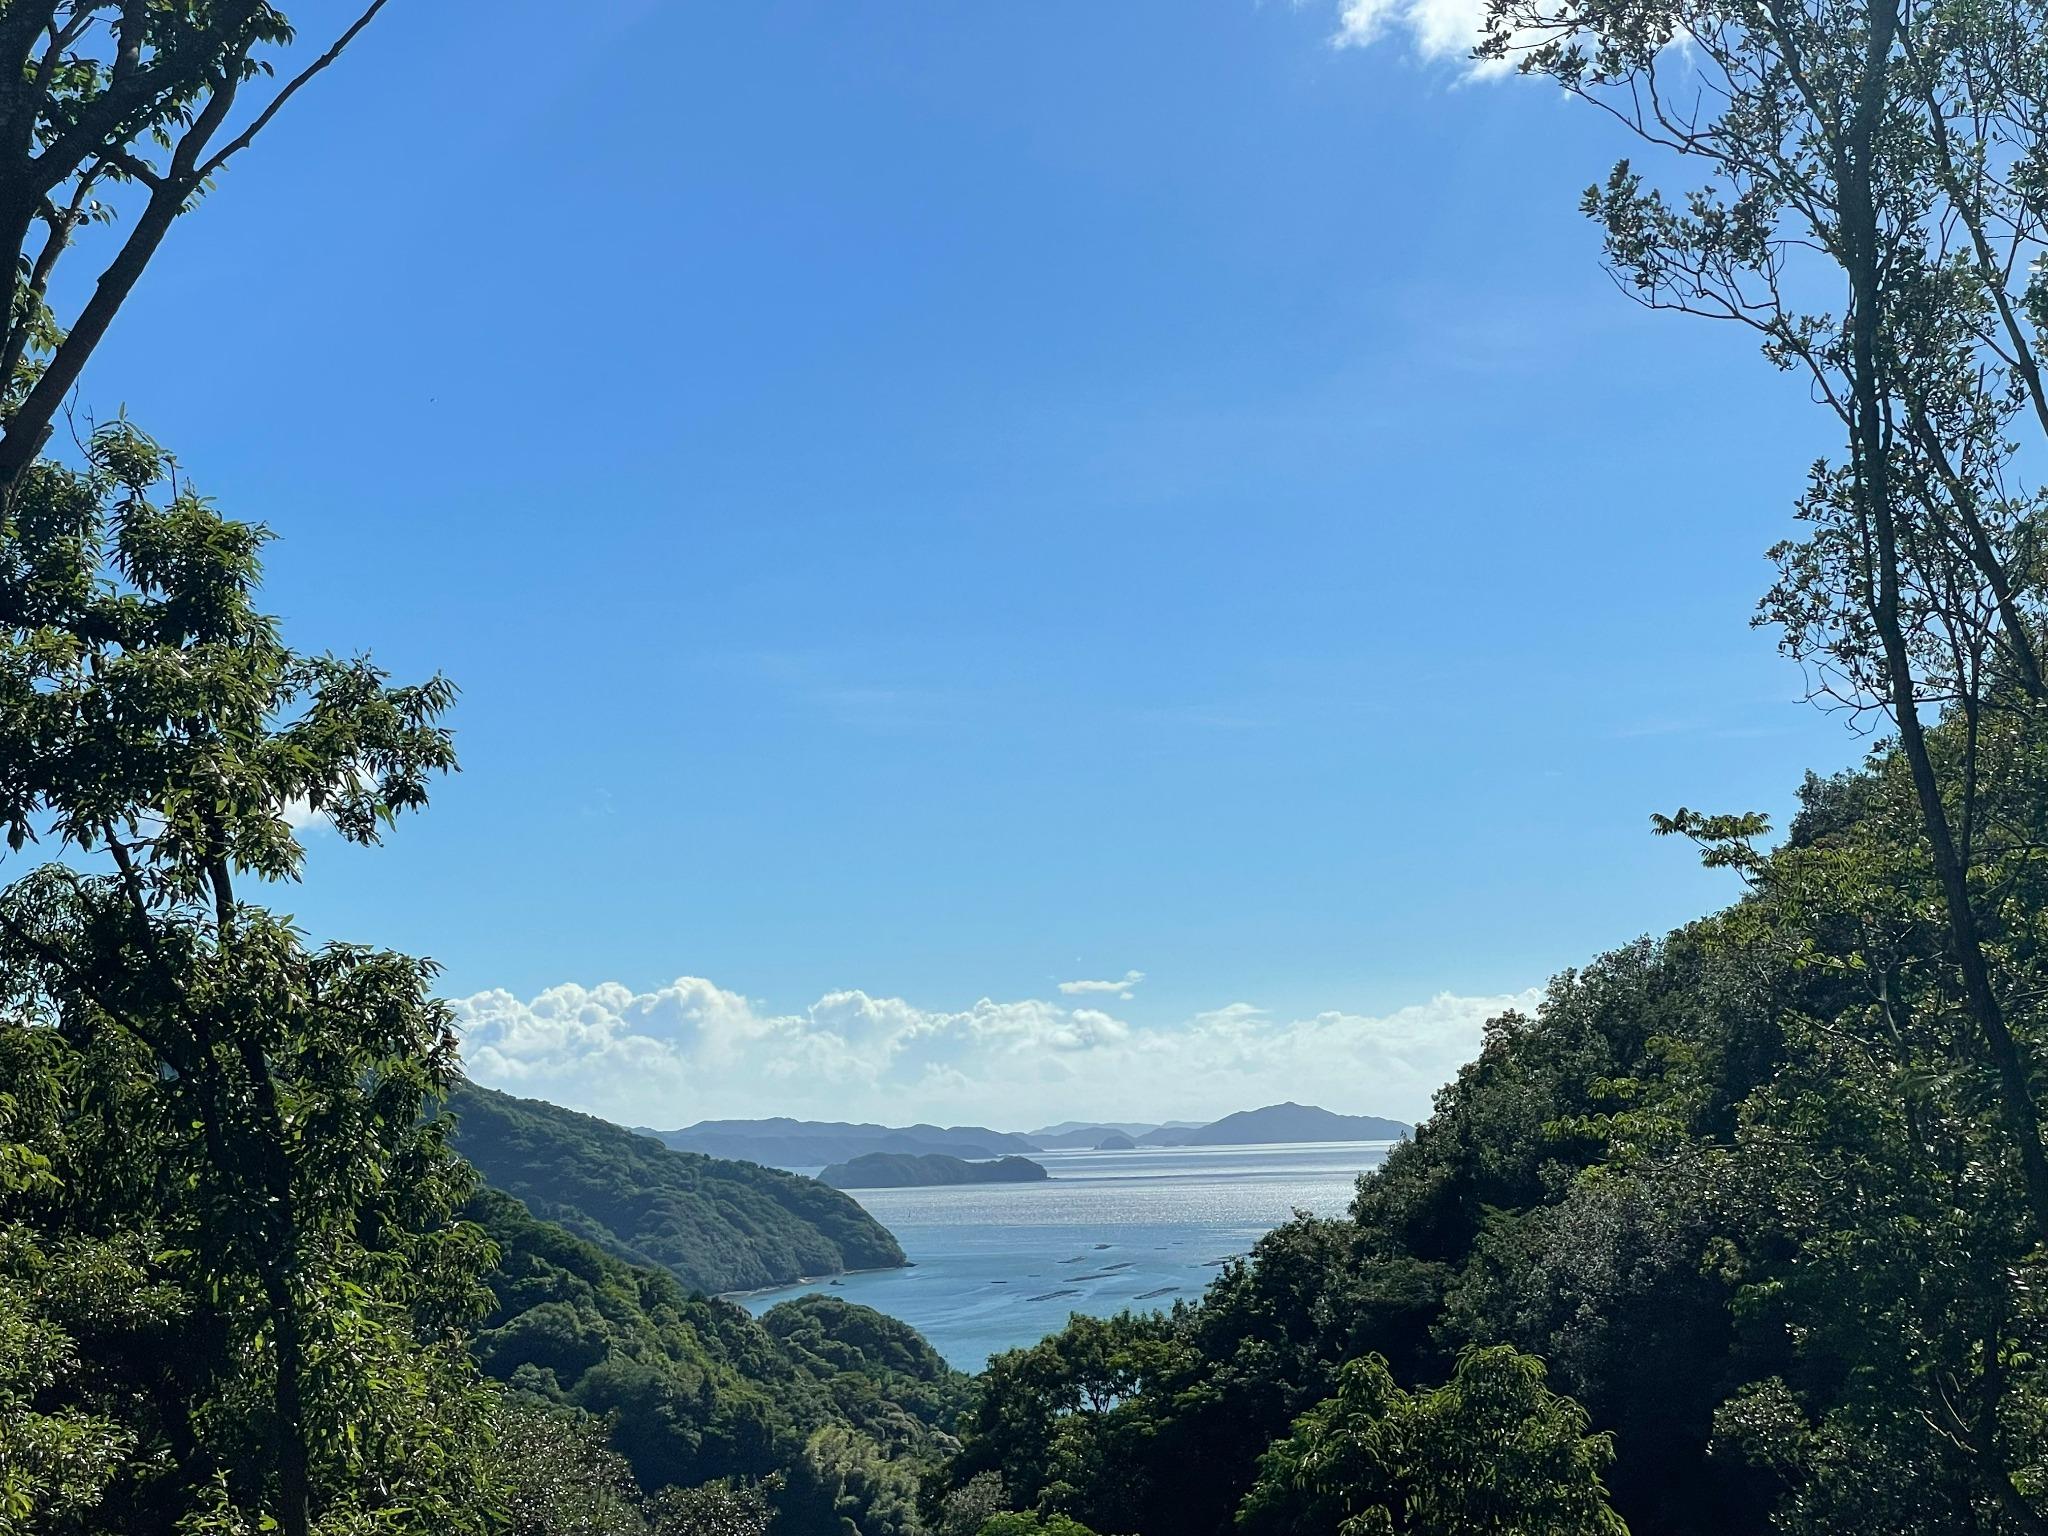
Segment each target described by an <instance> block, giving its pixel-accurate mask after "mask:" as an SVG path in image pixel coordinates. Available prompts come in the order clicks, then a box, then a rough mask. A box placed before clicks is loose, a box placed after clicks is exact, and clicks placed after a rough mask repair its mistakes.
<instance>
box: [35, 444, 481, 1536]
mask: <svg viewBox="0 0 2048 1536" xmlns="http://www.w3.org/2000/svg"><path fill="white" fill-rule="evenodd" d="M264 537H265V535H264V534H263V532H262V531H261V530H260V529H258V528H255V527H253V526H251V525H248V524H244V523H236V522H232V521H229V520H226V519H224V518H222V517H221V516H220V515H219V514H218V513H216V512H215V511H214V510H213V509H212V508H211V507H210V506H209V505H207V504H206V503H205V502H204V501H202V500H201V499H200V498H199V497H198V496H197V495H196V494H195V493H194V492H193V491H192V490H191V488H190V487H189V486H188V485H184V484H182V483H180V482H179V481H178V479H177V478H176V475H175V468H174V466H173V465H172V463H171V461H170V460H169V459H168V458H167V457H166V456H165V455H164V454H163V453H162V451H161V450H159V449H158V448H156V446H155V445H154V444H152V443H150V442H149V441H148V440H147V439H146V438H144V437H143V436H141V434H139V433H137V432H136V431H134V430H133V429H132V428H129V427H127V426H126V425H124V424H117V425H115V426H113V427H110V428H108V429H106V430H104V431H102V432H100V433H98V434H97V435H96V436H95V437H94V438H93V439H92V441H91V443H90V444H89V445H88V448H87V451H86V463H85V466H84V467H83V468H80V469H75V470H74V469H67V468H63V467H60V466H57V465H55V464H52V463H49V462H47V461H42V462H39V463H37V464H35V465H34V466H32V467H31V468H30V470H29V471H28V473H27V475H26V476H25V477H24V479H23V481H22V482H21V483H20V484H19V485H18V486H17V487H16V494H15V495H14V497H13V498H12V499H11V501H10V502H9V503H8V505H7V507H6V511H5V520H4V523H0V611H4V612H5V613H7V614H9V615H11V616H12V617H11V621H10V623H9V624H8V626H7V627H6V628H5V629H0V826H4V827H5V828H6V830H7V834H8V845H9V847H10V849H11V850H13V852H15V853H16V854H20V853H21V852H23V851H24V850H26V849H27V848H28V846H29V844H30V843H31V842H32V841H35V840H38V839H40V840H41V845H42V846H44V847H45V848H46V849H47V851H48V852H50V853H51V854H53V855H55V856H54V857H52V858H50V859H49V860H48V861H47V862H44V863H42V864H40V865H39V866H38V867H36V868H34V869H33V870H31V871H30V872H29V873H28V874H26V875H24V876H23V877H21V878H20V879H17V880H16V881H15V882H14V883H13V884H12V885H11V886H9V887H7V888H6V890H5V891H4V892H0V1043H4V1044H5V1045H6V1046H7V1054H8V1056H9V1057H10V1058H11V1059H13V1060H17V1061H23V1060H29V1059H32V1058H33V1059H35V1060H37V1061H38V1062H39V1063H40V1072H39V1074H38V1076H37V1077H36V1078H35V1079H34V1081H36V1082H37V1083H39V1084H40V1085H41V1089H40V1091H41V1094H42V1100H43V1104H42V1111H41V1117H40V1121H39V1123H38V1125H37V1127H36V1129H37V1130H38V1132H39V1134H38V1136H36V1137H32V1138H27V1140H28V1141H29V1144H30V1145H31V1146H32V1147H33V1148H34V1149H35V1152H36V1155H38V1156H39V1157H42V1158H43V1159H45V1160H46V1162H47V1164H48V1169H49V1177H48V1178H47V1179H46V1180H41V1181H38V1182H37V1183H36V1184H35V1186H34V1187H29V1188H25V1189H21V1190H17V1191H16V1192H14V1193H13V1194H11V1195H7V1196H5V1197H4V1199H0V1227H4V1226H8V1225H10V1224H12V1226H13V1228H14V1230H15V1231H16V1233H17V1234H18V1235H19V1234H27V1236H26V1237H22V1238H21V1239H20V1240H22V1241H24V1242H27V1243H29V1245H30V1246H31V1247H32V1248H35V1249H39V1250H40V1251H41V1252H42V1253H43V1255H44V1260H39V1261H38V1262H43V1261H45V1260H46V1261H48V1262H53V1263H54V1262H58V1261H59V1260H63V1261H66V1262H69V1263H72V1264H74V1265H75V1264H77V1263H78V1262H79V1253H78V1251H77V1244H78V1242H80V1241H85V1242H87V1243H88V1245H89V1247H88V1257H91V1258H92V1259H93V1261H94V1263H95V1264H96V1266H97V1273H98V1278H97V1280H96V1281H95V1283H96V1284H100V1285H103V1286H105V1287H107V1288H109V1289H110V1292H111V1294H112V1295H113V1296H114V1297H115V1298H117V1300H118V1305H116V1304H114V1302H112V1301H110V1303H109V1305H108V1306H107V1307H106V1308H104V1309H102V1312H101V1313H95V1312H94V1311H93V1310H92V1309H91V1308H84V1309H81V1310H82V1313H83V1316H82V1318H81V1326H82V1325H84V1324H85V1323H91V1322H93V1321H94V1319H95V1318H96V1317H99V1316H102V1315H103V1314H106V1313H113V1312H119V1311H121V1310H123V1309H126V1310H128V1311H129V1312H130V1313H132V1318H131V1321H129V1322H128V1323H126V1324H123V1325H122V1326H121V1327H120V1328H117V1329H115V1330H113V1333H114V1335H115V1336H113V1337H110V1338H109V1339H108V1340H107V1341H106V1345H107V1348H109V1349H111V1350H118V1351H124V1352H125V1354H124V1359H123V1363H122V1367H121V1370H118V1371H115V1372H112V1373H111V1374H113V1375H114V1376H115V1378H116V1379H117V1380H122V1373H123V1372H124V1371H125V1372H127V1373H129V1374H130V1375H134V1374H138V1373H139V1374H146V1373H147V1372H146V1368H145V1366H144V1365H143V1364H142V1363H141V1362H142V1360H143V1359H145V1358H157V1359H158V1360H159V1361H160V1363H161V1364H162V1365H164V1366H165V1367H166V1369H167V1371H168V1379H167V1380H166V1381H164V1383H163V1384H162V1387H161V1389H160V1390H158V1391H154V1392H147V1391H140V1392H139V1391H137V1390H135V1388H134V1386H133V1385H132V1384H131V1383H130V1382H127V1381H123V1384H122V1385H121V1386H120V1387H119V1388H117V1389H116V1390H115V1391H114V1392H113V1394H112V1396H111V1397H110V1398H107V1401H108V1402H110V1403H112V1404H113V1405H114V1406H115V1407H116V1408H117V1409H118V1410H119V1411H120V1412H121V1413H124V1414H126V1415H127V1416H128V1417H129V1418H131V1419H132V1420H133V1421H134V1422H135V1423H136V1424H137V1425H139V1426H142V1427H145V1428H146V1429H147V1431H148V1434H147V1436H146V1437H145V1438H147V1439H149V1440H152V1441H162V1440H164V1439H168V1442H169V1443H170V1444H171V1445H172V1446H174V1447H176V1453H175V1454H174V1455H173V1456H172V1457H171V1458H170V1460H171V1461H172V1463H173V1464H174V1465H173V1466H172V1468H171V1470H170V1471H169V1473H168V1474H165V1473H163V1472H162V1469H161V1468H160V1466H158V1464H156V1463H155V1462H153V1461H152V1462H149V1463H147V1464H138V1465H137V1466H136V1467H134V1468H132V1469H131V1470H130V1475H128V1476H127V1479H126V1487H125V1492H124V1494H123V1496H124V1497H125V1498H126V1499H127V1501H128V1503H127V1506H126V1507H127V1509H128V1512H129V1513H128V1527H127V1528H130V1529H145V1528H148V1527H149V1526H151V1525H154V1524H157V1523H162V1524H166V1525H168V1524H169V1523H171V1522H172V1521H173V1520H175V1519H176V1518H178V1516H179V1513H180V1511H181V1510H185V1511H188V1512H193V1517H194V1518H198V1517H199V1512H200V1509H201V1506H202V1505H203V1506H205V1508H207V1509H210V1510H211V1511H212V1513H211V1514H209V1515H206V1518H209V1519H213V1520H215V1521H216V1523H220V1524H222V1525H223V1528H233V1529H239V1528H240V1526H241V1524H242V1523H245V1522H248V1521H253V1520H255V1519H257V1518H258V1516H259V1513H260V1515H261V1517H262V1518H268V1519H274V1520H275V1522H276V1524H277V1525H278V1527H279V1528H281V1529H282V1530H284V1531H285V1532H286V1533H287V1536H304V1533H306V1532H308V1531H309V1530H311V1529H312V1528H313V1526H314V1525H315V1524H316V1523H320V1522H323V1521H324V1522H327V1523H333V1522H343V1521H345V1520H346V1519H348V1518H351V1515H350V1512H352V1511H364V1510H369V1509H374V1510H378V1511H381V1512H382V1515H381V1517H382V1518H385V1519H387V1520H388V1519H391V1518H394V1517H396V1516H397V1515H399V1514H400V1513H401V1512H402V1513H403V1514H404V1515H405V1516H406V1518H412V1519H418V1520H422V1521H426V1522H428V1523H434V1524H437V1525H439V1526H441V1527H443V1528H446V1529H450V1530H466V1529H472V1528H476V1527H478V1526H479V1525H480V1523H481V1522H482V1521H483V1520H485V1519H486V1518H488V1515H489V1511H490V1507H491V1503H492V1499H493V1498H494V1495H493V1493H492V1491H491V1473H490V1470H489V1467H488V1465H487V1456H486V1452H487V1447H488V1440H489V1427H488V1424H487V1422H486V1417H485V1410H486V1409H487V1406H488V1401H489V1398H488V1394H487V1393H485V1392H484V1391H483V1389H482V1388H481V1387H480V1385H479V1384H478V1381H477V1378H476V1375H475V1372H474V1369H473V1367H472V1366H471V1365H470V1363H469V1361H468V1359H467V1356H466V1354H465V1352H464V1351H463V1348H462V1344H461V1340H460V1338H459V1336H458V1334H457V1332H456V1330H457V1328H458V1327H459V1326H460V1325H461V1324H462V1323H463V1322H464V1321H465V1320H466V1319H469V1318H471V1317H473V1316H475V1315H476V1314H477V1313H478V1312H479V1311H480V1310H481V1308H482V1306H483V1305H484V1303H485V1301H486V1300H487V1297H486V1293H485V1292H484V1290H483V1288H482V1286H481V1283H480V1276H481V1273H482V1270H483V1268H484V1267H485V1265H486V1264H487V1262H488V1259H489V1251H488V1247H487V1245H486V1244H485V1243H484V1242H483V1240H482V1238H481V1235H480V1233H479V1232H478V1230H477V1229H476V1228H475V1227H473V1226H470V1225H468V1224H465V1223H462V1222H459V1221H456V1220H455V1219H454V1213H455V1211H456V1209H457V1207H458V1206H459V1205H460V1203H461V1201H462V1200H463V1199H464V1198H465V1197H466V1195H467V1194H468V1192H469V1190H470V1188H471V1176H470V1174H469V1172H468V1170H467V1168H466V1167H465V1166H464V1165H463V1164H462V1163H461V1162H460V1160H459V1159H457V1158H455V1157H454V1155H453V1154H452V1153H451V1152H450V1151H449V1150H448V1148H447V1146H446V1144H445V1134H446V1127H445V1124H444V1123H442V1122H440V1121H438V1120H436V1119H433V1118H431V1117H425V1116H423V1113H422V1111H423V1109H424V1108H425V1107H426V1106H427V1105H428V1104H429V1103H430V1102H432V1101H433V1099H434V1098H435V1097H436V1096H437V1095H439V1094H440V1093H441V1092H442V1091H444V1090H445V1088H446V1086H447V1085H448V1083H449V1082H450V1081H451V1080H452V1077H453V1074H454V1071H455V1062H456V1056H455V1041H454V1036H453V1033H452V1031H451V1029H450V1027H449V1024H448V1020H447V1017H446V1014H445V1011H444V1009H443V1008H442V1006H441V1005H440V1004H438V1003H437V1002H435V1001H434V1000H433V999H432V998H431V996H430V993H429V990H428V986H429V982H430V979H431V975H432V970H431V967H430V966H427V965H425V964H423V963H421V962H418V961H415V960H411V959H408V958H406V957H403V956H398V955H392V954H388V953H383V952H379V951H374V950H369V949H364V948H361V947H357V946H350V945H329V946H326V947H324V948H320V949H311V948H308V947H307V946H306V945H305V944H304V942H303V941H302V940H301V938H300V936H299V935H298V934H297V933H296V932H295V931H294V930H293V928H292V927H291V925H290V924H289V922H288V921H287V920H284V919H281V918H279V917H277V916H276V915H275V914H273V913H271V912H268V911H266V910H265V909H263V908H261V907H259V906H256V905H254V904H252V903H250V902H248V901H246V900H244V899H243V897H242V895H241V893H240V891H239V890H238V884H237V882H238V881H241V880H243V879H245V878H250V877H255V878H267V879H278V878H284V877H289V876H292V875H295V874H296V873H297V871H298V869H299V867H300V861H301V857H302V854H301V850H300V847H299V844H298V842H297V840H296V837H295V835H294V833H293V830H292V825H291V820H292V816H293V814H294V812H295V808H298V807H304V808H306V809H307V810H309V811H310V812H312V813H315V814H320V815H324V816H326V817H327V818H328V819H329V821H330V822H331V824H332V825H333V827H334V829H335V831H336V832H337V833H338V834H339V835H340V836H342V837H343V838H345V839H349V840H351V841H356V842H365V843H367V842H374V841H376V840H377V839H378V837H379V836H380V835H381V833H382V831H383V829H384V828H385V827H386V826H387V825H388V824H389V823H390V822H391V821H392V820H393V819H394V818H395V817H396V815H397V814H398V813H400V812H401V811H403V810H406V809H410V808H413V807H416V806H418V805H420V804H422V803H423V802H424V799H425V794H426V784H427V781H428V779H429V777H430V776H432V775H433V774H435V773H438V772H441V771H444V770H446V769H447V768H449V767H451V766H452V763H453V755H452V748H451V745H450V741H449V737H448V735H447V733H446V731H445V730H444V729H443V728H442V727H441V726H440V725H439V724H438V723H437V717H438V716H439V715H440V713H441V712H442V711H443V709H445V707H446V706H447V704H448V702H449V699H450V697H451V690H450V688H449V687H448V685H447V684H446V683H445V682H442V681H441V680H439V679H435V680H433V681H430V682H428V683H426V684H422V685H419V686H416V687H393V686H391V685H389V684H388V682H387V681H386V680H385V678H384V677H383V675H382V674H381V673H379V672H378V671H377V670H376V669H375V668H374V667H372V666H371V665H370V664H369V663H368V662H367V661H365V660H361V659H355V660H344V659H338V658H334V657H304V656H301V655H298V654H297V653H295V652H293V651H291V650H289V649H288V648H287V647H286V646H284V645H283V643H282V642H281V641H280V640H279V639H278V637H277V634H276V627H275V625H274V624H273V623H272V621H271V620H269V619H268V618H266V617H264V616H263V615H262V614H260V613H259V612H258V611H257V610H256V608H255V607H254V603H253V597H254V591H255V586H256V580H257V576H258V563H257V553H258V551H259V549H260V547H261V545H262V542H263V539H264ZM109 1233H114V1234H125V1235H126V1237H127V1239H128V1241H127V1243H126V1245H125V1246H119V1245H110V1244H109V1243H108V1241H107V1239H106V1234H109ZM91 1244H97V1247H96V1248H94V1247H91V1246H90V1245H91ZM41 1294H43V1295H44V1296H45V1298H46V1299H47V1303H48V1305H50V1306H61V1305H62V1304H63V1303H64V1301H65V1294H66V1293H65V1292H63V1291H62V1290H60V1289H57V1288H52V1287H47V1286H46V1287H43V1288H42V1291H41ZM69 1331H70V1332H72V1334H73V1335H74V1337H75V1336H76V1334H77V1329H76V1328H72V1329H71V1330H69ZM138 1334H139V1337H138ZM150 1340H154V1341H155V1342H154V1344H153V1345H152V1344H150V1343H149V1342H148V1341H150ZM102 1374H107V1373H94V1372H88V1373H86V1378H87V1381H88V1383H89V1382H90V1381H92V1380H94V1379H97V1378H98V1377H99V1376H100V1375H102ZM79 1391H80V1393H81V1394H82V1396H83V1398H84V1399H85V1400H91V1398H92V1396H93V1391H94V1389H91V1388H90V1387H89V1386H81V1387H80V1389H79ZM100 1395H101V1396H102V1397H106V1394H104V1393H102V1394H100Z"/></svg>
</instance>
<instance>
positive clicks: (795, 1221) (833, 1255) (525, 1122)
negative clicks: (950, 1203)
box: [449, 1083, 903, 1294]
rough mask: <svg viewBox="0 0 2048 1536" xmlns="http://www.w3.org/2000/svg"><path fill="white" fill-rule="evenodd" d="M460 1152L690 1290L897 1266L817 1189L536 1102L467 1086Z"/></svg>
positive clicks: (875, 1233) (850, 1212)
mask: <svg viewBox="0 0 2048 1536" xmlns="http://www.w3.org/2000/svg"><path fill="white" fill-rule="evenodd" d="M449 1108H450V1110H451V1111H452V1113H453V1117H454V1120H455V1133H454V1134H455V1145H456V1147H457V1148H458V1150H460V1151H461V1153H462V1155H463V1156H464V1157H466V1158H468V1159H469V1160H470V1162H472V1163H474V1164H475V1165H476V1167H477V1168H478V1170H479V1171H481V1172H482V1174H483V1176H484V1178H485V1179H486V1180H487V1181H488V1182H489V1183H490V1184H491V1185H492V1187H493V1188H496V1189H502V1190H504V1191H506V1192H507V1193H508V1194H512V1195H516V1196H517V1197H518V1198H519V1199H520V1200H521V1201H523V1202H524V1203H525V1204H526V1206H527V1208H528V1209H529V1210H531V1211H532V1212H533V1213H534V1214H535V1215H537V1216H541V1217H544V1218H546V1219H547V1220H549V1221H556V1222H560V1223H561V1224H562V1225H563V1226H565V1227H567V1228H568V1229H569V1230H570V1231H572V1232H574V1233H576V1234H577V1235H578V1236H581V1237H586V1238H588V1239H590V1241H592V1242H594V1243H596V1244H597V1245H598V1246H599V1247H601V1248H604V1249H606V1250H608V1251H609V1252H611V1253H615V1254H617V1255H619V1256H620V1257H622V1258H626V1259H630V1260H632V1261H633V1262H634V1263H636V1264H659V1265H662V1266H663V1267H665V1268H667V1269H669V1270H671V1271H673V1272H674V1273H675V1274H676V1276H677V1277H678V1278H680V1279H681V1280H682V1282H683V1283H684V1284H685V1285H686V1286H688V1287H689V1288H690V1289H692V1290H697V1291H703V1292H706V1293H710V1294H716V1293H718V1292H720V1291H740V1290H759V1289H762V1288H764V1287H767V1286H771V1285H786V1284H789V1283H790V1282H792V1281H795V1280H799V1279H803V1278H806V1277H808V1276H813V1275H836V1274H839V1273H841V1272H842V1271H844V1270H848V1269H879V1268H884V1267H887V1266H889V1265H894V1264H901V1263H902V1262H903V1250H902V1249H901V1248H900V1247H898V1246H897V1244H896V1239H895V1238H893V1237H891V1236H890V1235H889V1232H888V1230H887V1229H886V1228H885V1227H883V1226H882V1225H881V1224H880V1223H879V1222H877V1221H876V1220H875V1219H874V1218H873V1217H872V1216H870V1215H868V1213H867V1212H866V1211H864V1210H863V1209H861V1207H860V1205H859V1203H858V1202H856V1201H854V1200H853V1199H851V1198H850V1197H848V1196H846V1195H842V1194H840V1193H839V1192H838V1191H836V1190H832V1189H827V1188H826V1187H825V1186H824V1185H822V1184H820V1183H818V1182H817V1181H816V1180H815V1179H806V1178H800V1177H798V1176H797V1175H796V1174H793V1173H784V1172H782V1171H781V1170H780V1169H775V1168H763V1167H760V1166H758V1165H756V1164H753V1163H732V1162H726V1161H724V1160H723V1159H720V1158H715V1157H706V1156H704V1155H703V1154H701V1153H696V1152H678V1151H675V1150H673V1149H672V1148H669V1147H665V1146H663V1145H662V1144H661V1143H660V1142H658V1141H656V1140H655V1139H654V1138H653V1137H651V1136H641V1135H636V1134H635V1133H633V1132H632V1131H628V1130H625V1129H623V1128H621V1127H619V1126H616V1125H612V1124H610V1123H609V1122H608V1121H604V1120H599V1119H596V1118H595V1117H593V1116H590V1115H579V1114H577V1113H576V1112H575V1111H573V1110H567V1109H560V1108H557V1107H556V1106H555V1105H553V1104H545V1103H542V1102H541V1101H539V1100H537V1099H515V1098H512V1097H511V1096H509V1095H507V1094H503V1093H496V1092H493V1091H492V1090H491V1089H488V1088H479V1087H477V1086H476V1085H474V1084H471V1083H464V1084H462V1085H461V1086H459V1087H458V1088H456V1089H455V1091H454V1093H453V1094H452V1095H451V1097H450V1100H449Z"/></svg>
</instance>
